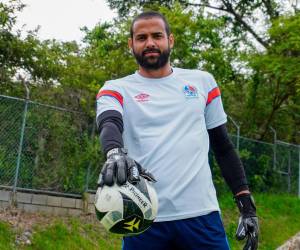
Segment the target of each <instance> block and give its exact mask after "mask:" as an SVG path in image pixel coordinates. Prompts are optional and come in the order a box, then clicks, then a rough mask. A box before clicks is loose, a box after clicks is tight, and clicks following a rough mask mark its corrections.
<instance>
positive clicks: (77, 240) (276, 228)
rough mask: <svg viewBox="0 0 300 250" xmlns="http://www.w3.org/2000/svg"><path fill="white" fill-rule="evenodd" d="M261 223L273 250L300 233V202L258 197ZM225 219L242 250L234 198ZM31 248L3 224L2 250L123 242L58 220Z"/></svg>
mask: <svg viewBox="0 0 300 250" xmlns="http://www.w3.org/2000/svg"><path fill="white" fill-rule="evenodd" d="M254 196H255V200H256V205H257V213H258V216H259V219H260V231H261V234H260V239H259V241H260V245H259V249H260V250H271V249H272V250H273V249H276V248H277V247H278V246H280V245H282V244H283V243H284V242H285V241H286V240H287V239H289V238H290V237H292V236H293V235H295V234H296V233H297V232H299V231H300V200H299V199H297V198H296V197H295V196H289V195H272V194H256V195H254ZM219 201H220V206H221V209H222V217H223V220H224V225H225V228H226V232H227V235H228V239H229V243H230V246H231V248H232V249H233V250H237V249H242V246H243V243H239V242H237V241H236V240H235V230H236V225H237V220H238V211H237V208H236V206H235V204H234V202H233V200H232V197H231V195H226V196H222V197H221V198H220V199H219ZM33 231H34V233H33V238H32V244H31V245H30V246H22V247H21V246H18V247H16V246H14V241H15V234H16V233H15V232H13V231H12V229H11V228H10V226H9V225H8V224H6V223H3V222H0V250H2V249H3V250H15V249H18V250H19V249H21V250H77V249H78V250H79V249H80V250H94V249H95V250H96V249H97V250H119V249H121V238H120V237H119V236H116V235H112V234H107V233H106V232H105V231H104V229H103V228H102V227H101V226H100V225H99V223H95V222H91V221H89V222H88V221H87V222H85V223H84V222H83V221H82V220H79V219H78V218H67V219H66V218H56V219H54V221H53V222H52V223H50V224H49V225H42V224H38V225H36V226H35V228H34V230H33Z"/></svg>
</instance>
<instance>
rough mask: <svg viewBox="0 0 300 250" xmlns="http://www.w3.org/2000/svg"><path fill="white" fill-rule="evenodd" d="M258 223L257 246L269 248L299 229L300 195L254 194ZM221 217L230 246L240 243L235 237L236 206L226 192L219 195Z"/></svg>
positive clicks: (235, 247) (261, 248)
mask: <svg viewBox="0 0 300 250" xmlns="http://www.w3.org/2000/svg"><path fill="white" fill-rule="evenodd" d="M254 197H255V202H256V207H257V214H258V217H259V224H260V237H259V249H260V250H273V249H276V248H277V247H279V246H280V245H282V244H283V243H284V242H285V241H286V240H288V239H289V238H290V237H292V236H294V235H295V234H296V233H298V232H299V231H300V199H298V198H297V197H295V196H289V195H287V194H282V195H275V194H255V195H254ZM219 200H220V206H221V209H222V215H223V220H224V224H225V228H226V232H227V236H228V240H229V244H230V246H231V248H232V249H233V250H237V249H242V246H243V244H241V243H239V242H237V241H236V240H235V230H236V225H237V219H238V210H237V208H236V207H235V204H234V203H233V202H232V198H231V197H230V196H225V197H224V196H223V197H221V198H220V199H219Z"/></svg>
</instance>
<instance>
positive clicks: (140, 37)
mask: <svg viewBox="0 0 300 250" xmlns="http://www.w3.org/2000/svg"><path fill="white" fill-rule="evenodd" d="M145 39H146V37H144V36H139V37H137V40H138V41H143V40H145Z"/></svg>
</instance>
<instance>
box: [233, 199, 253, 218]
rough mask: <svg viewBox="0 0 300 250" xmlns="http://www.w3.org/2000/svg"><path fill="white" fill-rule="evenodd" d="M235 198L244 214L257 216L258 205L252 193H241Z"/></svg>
mask: <svg viewBox="0 0 300 250" xmlns="http://www.w3.org/2000/svg"><path fill="white" fill-rule="evenodd" d="M234 199H235V202H236V204H237V206H238V208H239V211H240V213H241V214H242V215H244V216H247V217H251V216H256V207H255V204H254V199H253V197H252V195H251V194H241V195H238V196H235V197H234Z"/></svg>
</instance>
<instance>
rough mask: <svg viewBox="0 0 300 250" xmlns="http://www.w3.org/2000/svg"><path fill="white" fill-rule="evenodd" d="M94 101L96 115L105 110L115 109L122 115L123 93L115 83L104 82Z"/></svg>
mask: <svg viewBox="0 0 300 250" xmlns="http://www.w3.org/2000/svg"><path fill="white" fill-rule="evenodd" d="M96 103H97V110H96V111H97V112H96V117H98V116H99V115H100V114H102V113H103V112H104V111H107V110H115V111H118V112H120V113H121V114H122V115H123V95H122V92H121V88H120V87H119V86H117V85H116V84H112V83H109V82H106V83H105V84H104V85H103V87H102V88H101V89H100V90H99V92H98V94H97V97H96Z"/></svg>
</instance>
